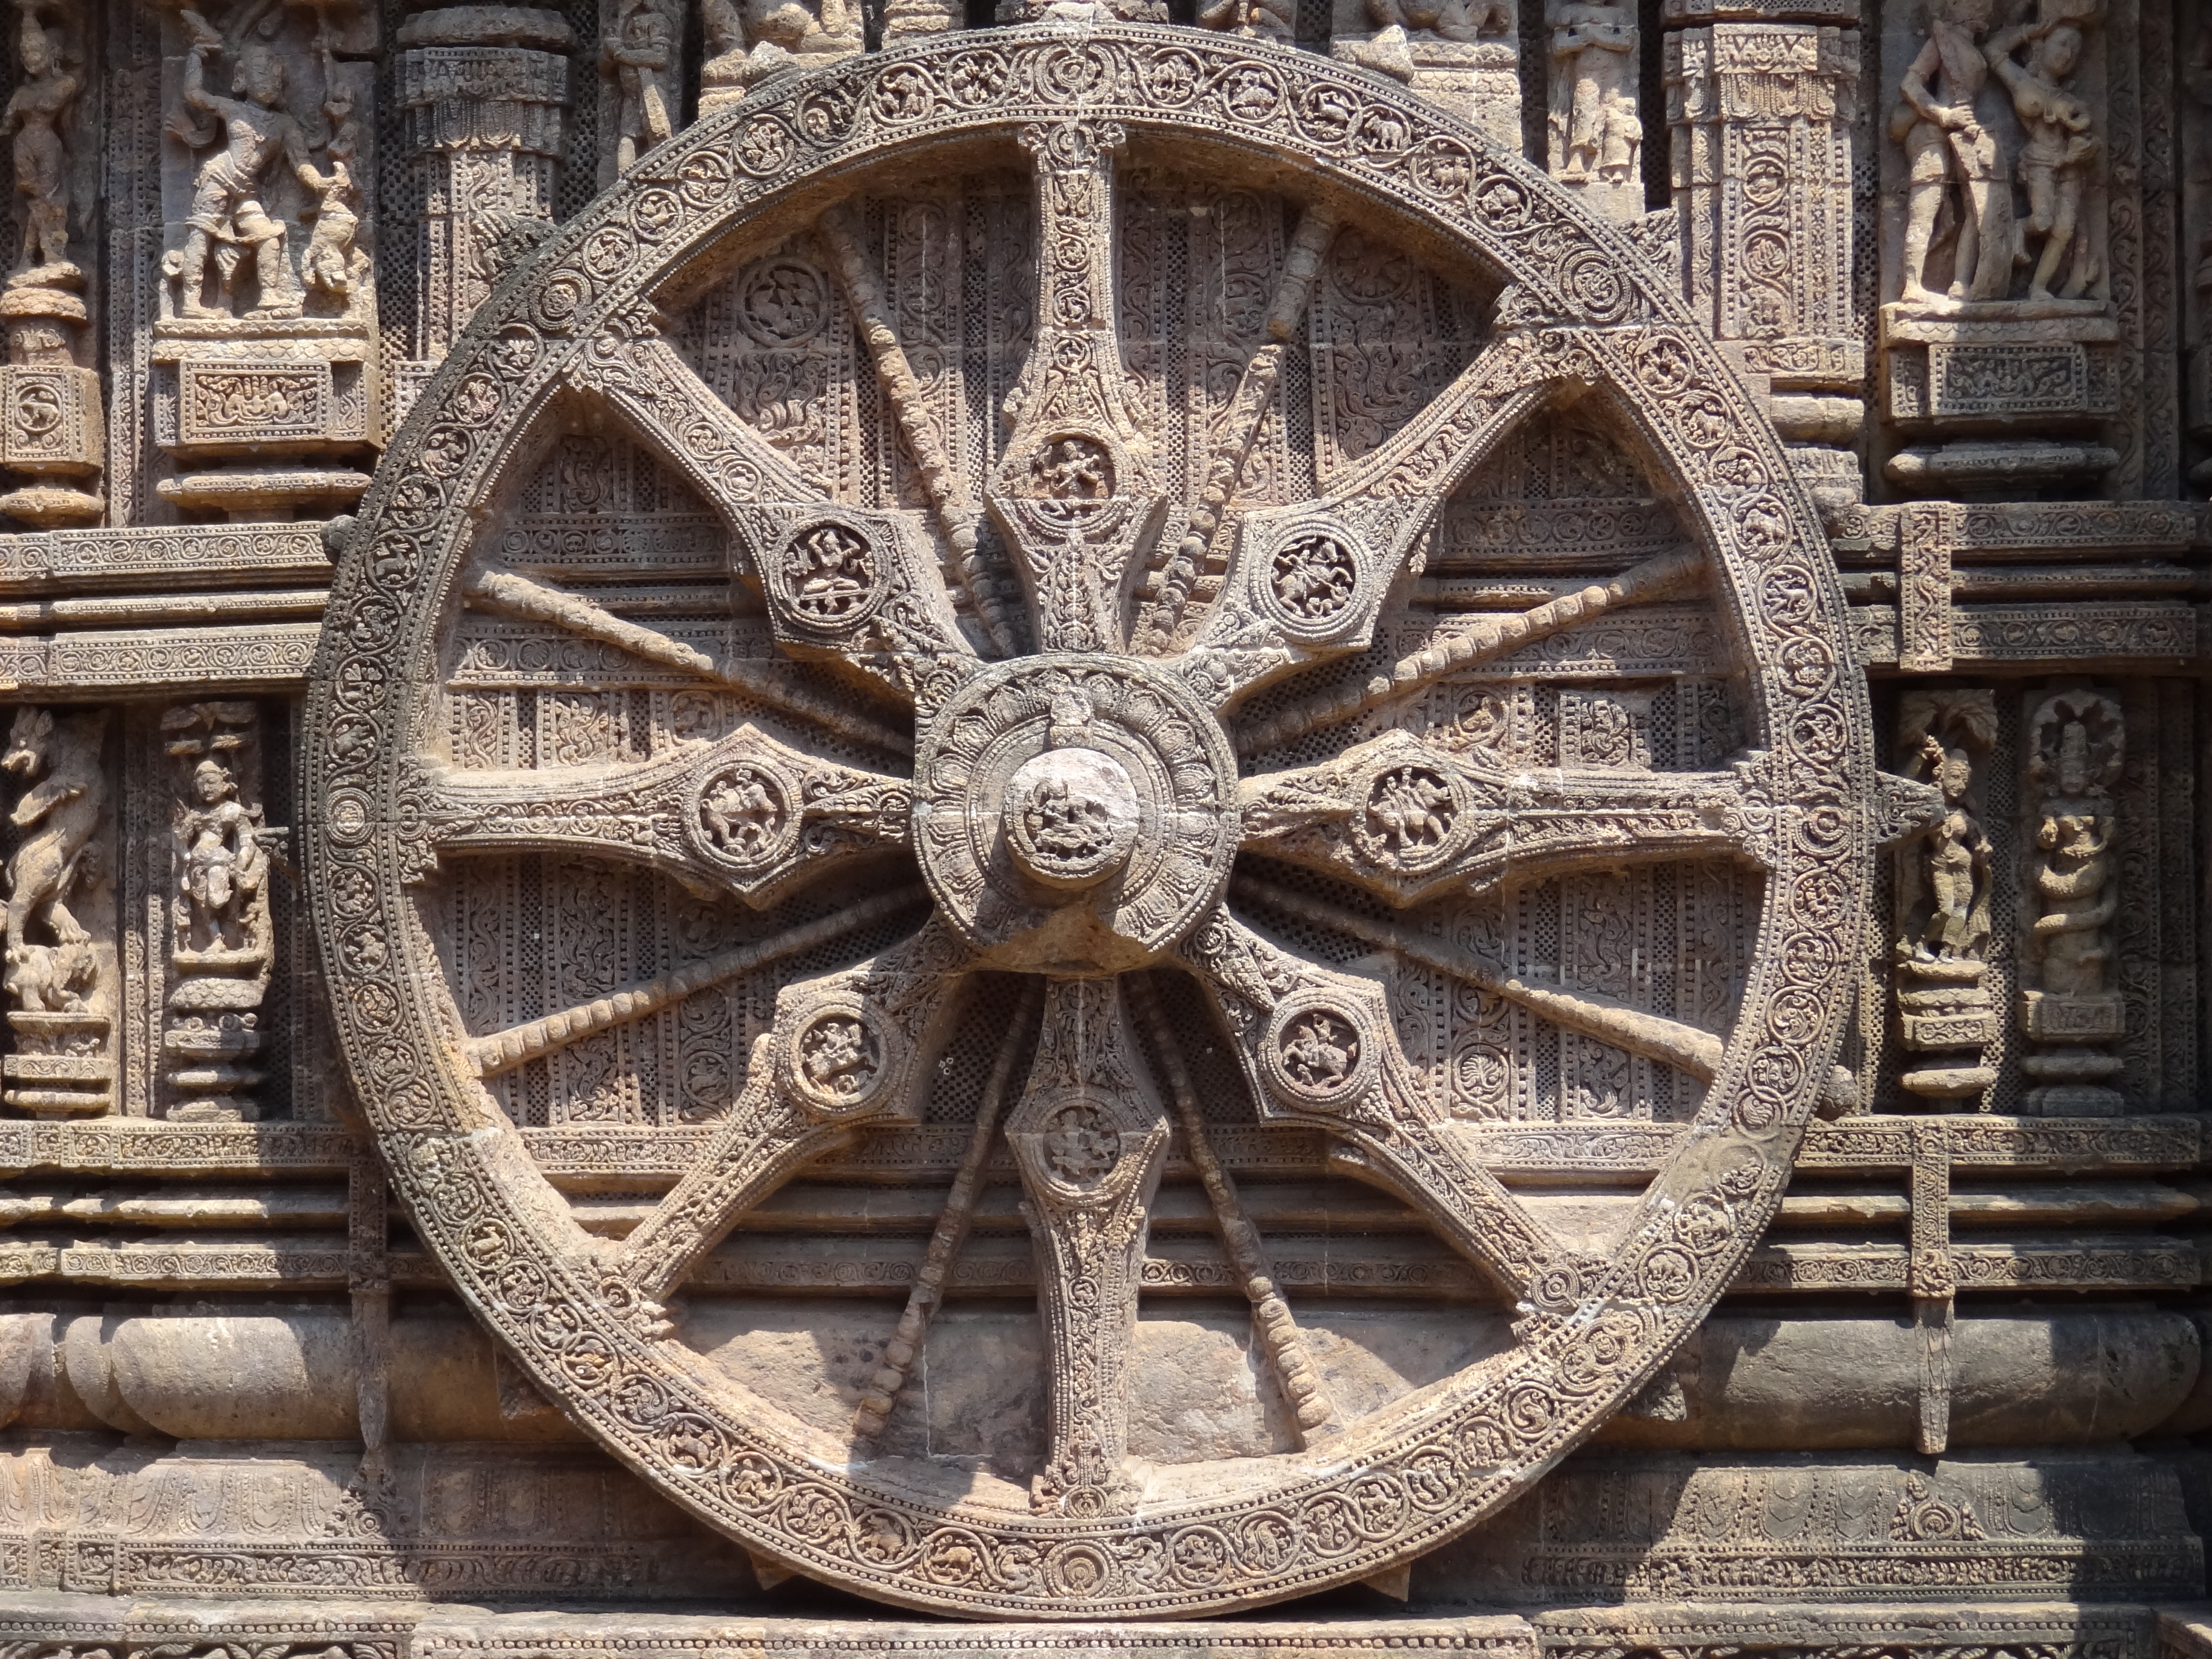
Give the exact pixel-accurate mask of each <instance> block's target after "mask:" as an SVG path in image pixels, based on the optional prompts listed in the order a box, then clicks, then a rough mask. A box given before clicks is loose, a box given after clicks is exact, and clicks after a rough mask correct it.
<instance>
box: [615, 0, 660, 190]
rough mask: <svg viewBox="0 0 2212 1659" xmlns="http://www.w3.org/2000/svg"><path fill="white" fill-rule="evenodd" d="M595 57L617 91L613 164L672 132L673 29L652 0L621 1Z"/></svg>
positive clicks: (624, 166)
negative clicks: (618, 108)
mask: <svg viewBox="0 0 2212 1659" xmlns="http://www.w3.org/2000/svg"><path fill="white" fill-rule="evenodd" d="M600 57H601V61H602V62H604V63H605V65H606V67H607V68H608V69H609V70H611V71H612V72H613V75H614V77H615V84H616V85H617V87H619V88H621V90H622V110H621V112H620V114H619V115H618V116H617V118H616V119H617V127H616V131H617V135H618V137H617V143H616V149H615V168H616V170H617V172H621V173H627V172H629V168H630V164H631V163H632V162H634V161H636V160H637V158H638V157H639V156H640V155H643V154H644V153H645V152H646V151H647V150H649V149H652V148H653V146H654V145H655V144H659V143H666V142H667V141H668V139H670V138H671V137H673V136H674V135H675V131H676V124H675V120H674V117H673V111H674V107H675V99H674V97H673V95H672V94H673V92H674V74H675V64H676V31H675V28H674V27H673V26H672V25H671V23H670V22H669V21H668V19H667V18H666V17H665V16H664V15H662V14H661V11H660V9H659V7H658V6H657V5H655V4H654V3H653V0H624V4H623V13H622V21H621V22H620V24H619V25H618V26H617V28H616V30H615V32H614V33H612V34H610V35H608V36H607V37H606V38H605V40H603V41H601V42H600Z"/></svg>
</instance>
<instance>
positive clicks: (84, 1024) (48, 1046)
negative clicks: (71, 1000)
mask: <svg viewBox="0 0 2212 1659" xmlns="http://www.w3.org/2000/svg"><path fill="white" fill-rule="evenodd" d="M8 1025H9V1029H10V1030H13V1031H14V1032H15V1053H14V1054H9V1056H8V1057H7V1059H6V1060H5V1061H4V1062H0V1063H4V1065H5V1066H6V1075H7V1079H8V1087H7V1093H6V1095H5V1097H4V1098H5V1099H6V1101H7V1103H8V1104H9V1106H12V1107H14V1108H15V1109H16V1110H17V1111H19V1112H28V1113H30V1114H31V1115H33V1116H34V1117H43V1118H70V1117H94V1116H98V1115H100V1114H102V1113H104V1112H106V1111H107V1110H108V1109H109V1108H110V1107H111V1106H112V1104H113V1103H114V1100H115V1056H114V1052H113V1049H112V1047H111V1045H110V1043H109V1041H108V1039H109V1036H110V1022H109V1020H108V1018H107V1016H106V1015H105V1014H98V1013H82V1014H70V1013H39V1012H33V1011H31V1010H27V1009H18V1010H16V1011H15V1012H11V1013H10V1014H9V1016H8Z"/></svg>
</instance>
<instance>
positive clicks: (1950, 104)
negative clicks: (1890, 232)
mask: <svg viewBox="0 0 2212 1659" xmlns="http://www.w3.org/2000/svg"><path fill="white" fill-rule="evenodd" d="M1989 27H1990V0H1929V14H1928V39H1927V41H1926V42H1925V44H1923V46H1921V48H1920V51H1919V52H1918V54H1917V55H1916V56H1915V57H1914V58H1913V60H1912V62H1911V64H1910V65H1908V66H1907V67H1906V69H1905V73H1904V75H1903V76H1901V77H1900V78H1899V82H1898V88H1897V90H1898V97H1899V103H1898V106H1897V107H1896V108H1895V109H1894V110H1893V111H1892V112H1891V113H1890V118H1889V132H1890V137H1893V138H1894V139H1895V140H1897V142H1898V143H1901V144H1903V145H1904V146H1905V155H1906V157H1907V158H1908V160H1909V161H1910V163H1911V193H1910V195H1909V196H1908V197H1907V200H1906V220H1905V275H1904V296H1905V299H1906V300H1907V301H1916V302H1924V301H1929V300H1930V299H1932V298H1934V297H1935V296H1934V295H1932V294H1931V293H1930V291H1929V289H1928V286H1927V275H1928V255H1929V249H1930V248H1931V247H1932V246H1934V245H1935V241H1936V229H1937V221H1938V220H1939V218H1940V217H1941V216H1942V211H1943V209H1944V207H1945V205H1946V204H1949V205H1950V206H1951V209H1952V212H1953V216H1954V226H1955V234H1954V240H1953V246H1952V262H1951V270H1952V281H1951V285H1950V289H1949V297H1950V298H1952V299H1954V300H2001V299H2002V298H2003V297H2004V295H2005V291H2006V289H2007V288H2008V287H2009V286H2010V284H2011V281H2012V252H2013V245H2014V234H2013V223H2012V192H2011V191H2008V190H2005V189H2003V188H2002V187H2001V185H2000V181H1999V176H1998V175H1999V170H2000V161H2001V157H2000V156H1999V155H1998V150H1997V141H1996V137H1995V135H1993V134H1992V133H1990V131H1988V130H1987V129H1986V128H1984V126H1983V125H1982V124H1981V122H1980V120H1979V119H1978V118H1977V117H1976V115H1975V113H1974V100H1975V97H1976V96H1977V95H1978V94H1979V93H1980V91H1981V89H1982V88H1983V86H1984V84H1986V82H1988V79H1989V72H1990V66H1989V60H1988V59H1987V58H1985V57H1984V55H1983V52H1982V46H1981V40H1982V37H1983V35H1984V34H1985V33H1988V32H1989Z"/></svg>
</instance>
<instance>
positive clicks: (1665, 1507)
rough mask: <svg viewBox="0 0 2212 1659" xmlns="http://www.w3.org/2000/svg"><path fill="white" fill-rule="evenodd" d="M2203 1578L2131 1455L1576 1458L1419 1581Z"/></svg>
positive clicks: (1605, 1586)
mask: <svg viewBox="0 0 2212 1659" xmlns="http://www.w3.org/2000/svg"><path fill="white" fill-rule="evenodd" d="M2203 1571H2204V1562H2203V1545H2202V1544H2201V1543H2200V1541H2198V1538H2197V1534H2196V1533H2195V1532H2194V1531H2193V1530H2191V1528H2190V1525H2189V1522H2188V1519H2187V1516H2186V1514H2185V1510H2184V1506H2183V1502H2182V1491H2181V1484H2180V1480H2179V1475H2178V1474H2177V1473H2176V1471H2175V1470H2174V1468H2172V1464H2171V1463H2170V1462H2168V1461H2166V1460H2164V1459H2158V1458H2152V1457H2148V1456H2139V1455H2135V1454H2133V1453H2127V1452H2123V1453H2119V1454H2117V1455H2113V1454H2105V1453H2099V1452H2092V1451H2073V1450H2067V1449H2038V1450H2032V1451H2021V1452H2008V1451H1990V1452H1983V1453H1972V1454H1965V1455H1954V1456H1949V1457H1942V1458H1937V1459H1935V1460H1932V1461H1931V1460H1928V1459H1924V1458H1918V1457H1905V1456H1900V1455H1890V1454H1881V1453H1875V1454H1860V1455H1852V1454H1849V1453H1828V1454H1823V1455H1820V1457H1819V1458H1817V1459H1815V1458H1813V1457H1809V1456H1806V1455H1786V1454H1785V1455H1777V1456H1766V1457H1747V1458H1744V1459H1742V1460H1741V1461H1738V1462H1721V1461H1718V1460H1717V1459H1712V1458H1710V1457H1706V1458H1699V1457H1692V1456H1675V1455H1666V1454H1657V1455H1650V1454H1646V1455H1633V1454H1603V1453H1590V1452H1586V1453H1583V1455H1580V1456H1577V1457H1576V1458H1574V1459H1572V1460H1571V1461H1570V1462H1567V1463H1566V1464H1565V1465H1563V1466H1562V1467H1561V1468H1559V1470H1557V1471H1556V1472H1554V1473H1553V1474H1551V1475H1550V1476H1549V1477H1547V1479H1546V1480H1545V1482H1544V1484H1543V1485H1542V1486H1540V1487H1538V1488H1537V1489H1536V1491H1535V1492H1534V1493H1532V1494H1531V1495H1530V1496H1529V1497H1528V1499H1527V1500H1525V1501H1524V1502H1522V1503H1521V1504H1516V1505H1515V1506H1514V1507H1513V1508H1512V1509H1510V1510H1507V1511H1506V1512H1505V1514H1504V1515H1503V1516H1500V1517H1499V1518H1498V1520H1496V1521H1494V1522H1490V1523H1489V1524H1488V1525H1486V1526H1483V1527H1480V1528H1477V1529H1476V1530H1475V1531H1474V1532H1473V1533H1470V1534H1468V1536H1467V1537H1466V1538H1465V1539H1463V1540H1462V1541H1460V1542H1458V1543H1456V1544H1451V1545H1448V1546H1446V1547H1444V1548H1443V1549H1442V1550H1440V1551H1438V1552H1437V1553H1435V1554H1433V1555H1431V1556H1429V1557H1426V1558H1425V1559H1424V1560H1423V1561H1422V1562H1421V1563H1419V1565H1417V1566H1416V1568H1415V1571H1414V1586H1413V1588H1414V1594H1415V1595H1416V1596H1417V1597H1419V1596H1421V1595H1440V1594H1449V1595H1452V1596H1453V1597H1454V1598H1455V1599H1457V1598H1463V1599H1464V1600H1465V1601H1468V1603H1473V1604H1483V1603H1487V1604H1489V1605H1492V1606H1516V1605H1518V1606H1527V1605H1529V1604H1532V1603H1540V1602H1547V1601H1549V1602H1553V1603H1560V1602H1566V1601H1590V1600H1592V1599H1595V1598H1599V1597H1619V1598H1620V1599H1621V1600H1624V1601H1631V1602H1633V1601H1659V1600H1672V1599H1682V1600H1696V1601H1710V1602H1729V1601H1747V1602H1759V1601H1767V1600H1771V1599H1772V1598H1773V1597H1775V1596H1776V1595H1778V1594H1780V1595H1788V1594H1796V1595H1808V1596H1811V1595H1817V1596H1820V1598H1822V1599H1824V1600H1835V1601H1884V1600H1887V1601H1936V1602H1941V1601H1945V1600H1946V1599H1948V1598H1951V1597H1954V1596H1956V1595H1959V1594H1960V1591H1962V1590H1965V1591H1968V1592H1972V1591H1975V1590H1978V1591H1979V1592H1980V1593H1982V1594H1984V1595H1994V1594H2002V1595H2008V1596H2020V1597H2044V1598H2046V1599H2049V1600H2051V1601H2060V1600H2065V1601H2095V1600H2102V1599H2112V1600H2130V1599H2148V1598H2151V1597H2155V1596H2160V1595H2189V1594H2195V1593H2196V1592H2195V1591H2194V1590H2193V1589H2191V1586H2194V1585H2197V1584H2198V1583H2202V1582H2203V1581H2202V1575H2203ZM1447 1585H1449V1591H1447V1590H1446V1589H1445V1588H1444V1587H1445V1586H1447ZM1931 1616H1934V1615H1931ZM1673 1645H1674V1644H1672V1643H1669V1644H1668V1646H1669V1647H1671V1646H1673Z"/></svg>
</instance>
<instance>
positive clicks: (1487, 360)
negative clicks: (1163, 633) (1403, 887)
mask: <svg viewBox="0 0 2212 1659" xmlns="http://www.w3.org/2000/svg"><path fill="white" fill-rule="evenodd" d="M1594 374H1595V370H1594V369H1593V368H1591V367H1590V364H1589V358H1588V353H1587V351H1586V350H1585V349H1583V348H1582V347H1581V344H1580V343H1579V341H1578V340H1577V338H1576V337H1575V336H1574V335H1573V334H1572V333H1571V331H1559V330H1554V331H1547V332H1545V333H1544V334H1541V335H1535V336H1532V335H1528V334H1524V333H1517V332H1516V333H1512V334H1508V335H1504V336H1503V337H1500V338H1498V339H1497V340H1495V341H1493V342H1492V343H1491V344H1489V345H1487V346H1486V347H1485V348H1483V349H1482V350H1481V351H1480V353H1479V354H1478V355H1477V356H1476V357H1475V359H1474V362H1471V363H1469V364H1468V367H1467V368H1465V369H1464V370H1462V373H1461V374H1460V376H1459V378H1458V379H1457V380H1455V381H1454V382H1453V383H1452V385H1451V386H1449V388H1448V389H1446V391H1445V392H1443V394H1442V395H1441V396H1439V397H1438V398H1436V399H1435V400H1434V401H1433V402H1432V403H1431V404H1429V406H1428V407H1427V408H1425V409H1424V410H1422V411H1421V412H1420V413H1419V415H1416V416H1414V417H1413V420H1412V421H1410V422H1407V425H1406V426H1405V427H1404V428H1401V430H1400V431H1399V432H1398V433H1397V434H1395V435H1394V436H1393V437H1391V438H1390V439H1389V441H1386V442H1385V443H1383V445H1382V446H1381V447H1379V448H1377V449H1376V450H1375V451H1374V453H1371V454H1370V455H1368V456H1366V457H1364V459H1361V460H1359V461H1358V462H1356V463H1354V464H1353V465H1351V466H1349V467H1347V468H1346V469H1345V470H1344V471H1342V472H1341V473H1340V474H1339V476H1337V477H1334V478H1332V479H1331V480H1329V483H1328V487H1327V488H1326V489H1324V490H1323V491H1322V494H1321V495H1317V496H1316V497H1314V498H1313V499H1311V500H1310V501H1297V502H1293V503H1291V504H1290V505H1288V506H1285V507H1267V508H1264V509H1260V510H1255V511H1254V512H1250V513H1246V514H1244V515H1243V520H1242V521H1241V523H1240V524H1239V526H1238V528H1237V551H1236V555H1235V556H1234V557H1233V558H1232V559H1231V563H1230V569H1229V573H1228V575H1227V576H1226V578H1225V580H1224V582H1223V586H1222V590H1221V597H1220V599H1219V600H1218V602H1217V603H1216V604H1215V605H1214V607H1213V609H1212V611H1211V613H1210V614H1209V615H1208V616H1207V617H1206V622H1205V624H1204V625H1203V627H1201V628H1200V630H1199V634H1198V638H1197V641H1196V642H1195V643H1194V645H1193V647H1191V649H1190V650H1189V651H1188V653H1185V654H1184V656H1183V657H1182V659H1181V660H1180V665H1181V667H1182V672H1183V674H1184V677H1185V678H1187V679H1188V680H1189V681H1190V682H1191V684H1193V686H1194V687H1195V688H1197V689H1199V690H1201V692H1202V693H1203V694H1204V695H1206V696H1207V697H1208V698H1209V700H1210V701H1211V702H1212V703H1213V704H1214V706H1215V707H1217V708H1226V707H1228V706H1230V705H1231V704H1232V703H1234V702H1237V700H1238V699H1240V698H1242V697H1243V696H1249V694H1250V693H1251V692H1252V691H1254V690H1257V689H1258V688H1259V687H1261V686H1262V685H1264V684H1267V683H1268V682H1270V681H1272V680H1274V679H1277V678H1280V677H1281V676H1283V675H1284V674H1286V673H1288V672H1290V671H1292V670H1294V669H1297V668H1299V667H1302V666H1304V665H1306V664H1308V663H1310V662H1314V661H1316V660H1318V659H1322V658H1324V657H1328V656H1336V655H1342V654H1344V653H1347V652H1352V651H1359V650H1364V649H1365V648H1366V647H1367V645H1368V643H1369V641H1370V639H1371V638H1372V637H1373V634H1374V629H1375V623H1376V618H1377V617H1378V616H1379V615H1380V614H1381V611H1382V608H1383V599H1384V596H1385V595H1386V594H1387V593H1388V592H1389V589H1390V586H1391V585H1392V583H1393V582H1395V580H1397V576H1398V573H1399V572H1400V571H1401V569H1402V568H1404V566H1405V562H1406V560H1407V556H1409V555H1410V554H1411V553H1412V551H1413V548H1414V546H1415V545H1416V544H1418V543H1419V540H1420V538H1422V537H1424V536H1425V535H1426V534H1427V533H1428V532H1429V529H1430V528H1431V526H1432V525H1434V523H1435V522H1436V518H1437V513H1440V512H1441V511H1442V510H1443V504H1444V502H1445V501H1448V500H1449V498H1450V496H1451V494H1452V492H1453V491H1454V490H1455V489H1458V488H1459V486H1460V484H1461V483H1462V482H1463V481H1464V480H1465V479H1466V477H1468V474H1469V473H1471V472H1472V471H1474V468H1475V467H1476V466H1478V465H1480V464H1481V462H1482V461H1483V460H1484V459H1486V457H1488V456H1489V455H1491V454H1492V453H1495V452H1496V450H1497V448H1498V445H1499V444H1500V443H1501V442H1503V441H1504V439H1505V437H1506V435H1508V434H1509V433H1510V432H1511V431H1512V430H1513V428H1515V427H1516V426H1517V425H1519V424H1520V423H1521V422H1522V421H1524V420H1526V419H1528V417H1529V416H1532V415H1534V414H1535V413H1536V412H1538V411H1539V410H1542V409H1544V408H1547V407H1549V406H1551V405H1553V404H1555V403H1557V402H1558V401H1559V398H1560V397H1561V395H1562V394H1563V392H1566V391H1568V390H1569V389H1571V388H1574V389H1579V388H1580V387H1581V386H1583V385H1584V384H1586V382H1587V381H1588V380H1589V378H1591V377H1592V376H1593V375H1594Z"/></svg>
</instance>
